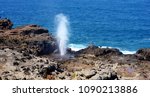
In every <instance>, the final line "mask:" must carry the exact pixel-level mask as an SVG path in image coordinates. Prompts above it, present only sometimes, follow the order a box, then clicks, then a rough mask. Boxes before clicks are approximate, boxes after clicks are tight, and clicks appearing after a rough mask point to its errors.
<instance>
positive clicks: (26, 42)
mask: <svg viewBox="0 0 150 97" xmlns="http://www.w3.org/2000/svg"><path fill="white" fill-rule="evenodd" d="M5 48H10V49H15V50H17V51H19V52H22V53H24V54H34V55H44V54H50V53H52V52H53V51H54V50H55V49H56V42H55V39H54V38H53V36H52V35H51V34H50V33H48V30H47V29H45V28H42V27H40V26H38V25H27V26H22V27H17V28H15V29H12V30H7V31H4V33H0V49H5Z"/></svg>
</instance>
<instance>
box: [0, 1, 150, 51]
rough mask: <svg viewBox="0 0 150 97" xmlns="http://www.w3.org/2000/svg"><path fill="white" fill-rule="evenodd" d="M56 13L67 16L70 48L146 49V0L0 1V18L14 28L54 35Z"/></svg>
mask: <svg viewBox="0 0 150 97" xmlns="http://www.w3.org/2000/svg"><path fill="white" fill-rule="evenodd" d="M59 13H63V14H65V15H67V16H68V17H69V21H70V26H71V32H70V33H71V36H70V42H69V43H70V45H69V46H71V47H74V48H83V47H84V46H87V45H89V44H95V45H98V46H108V47H116V48H119V49H121V50H122V51H136V50H138V49H139V48H148V47H150V0H0V17H7V18H10V19H11V20H12V21H13V22H14V25H15V26H20V25H26V24H38V25H41V26H44V27H46V28H48V29H49V31H50V32H52V33H54V31H55V30H54V28H55V27H54V17H55V15H57V14H59Z"/></svg>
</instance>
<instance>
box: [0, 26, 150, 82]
mask: <svg viewBox="0 0 150 97" xmlns="http://www.w3.org/2000/svg"><path fill="white" fill-rule="evenodd" d="M8 28H9V27H8ZM72 46H73V45H72ZM80 46H82V49H78V50H77V51H72V50H71V49H70V48H68V49H67V54H66V55H65V56H63V57H62V56H60V55H59V52H58V47H57V43H56V39H55V38H54V36H53V35H52V34H51V33H50V32H49V31H48V30H47V29H46V28H43V27H41V26H38V25H26V26H21V27H16V28H13V29H11V28H10V29H1V30H0V79H1V80H47V79H49V80H126V79H130V80H150V65H149V64H150V48H145V49H139V50H138V51H136V53H135V54H123V53H122V52H121V51H120V50H119V49H116V48H107V47H106V48H105V47H98V46H94V45H90V46H88V47H84V46H83V45H80Z"/></svg>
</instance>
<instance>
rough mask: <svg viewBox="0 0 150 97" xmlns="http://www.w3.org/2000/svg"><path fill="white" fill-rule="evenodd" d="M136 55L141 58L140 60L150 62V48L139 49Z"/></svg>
mask: <svg viewBox="0 0 150 97" xmlns="http://www.w3.org/2000/svg"><path fill="white" fill-rule="evenodd" d="M136 54H137V55H139V56H140V60H148V61H150V48H144V49H139V50H138V51H137V52H136Z"/></svg>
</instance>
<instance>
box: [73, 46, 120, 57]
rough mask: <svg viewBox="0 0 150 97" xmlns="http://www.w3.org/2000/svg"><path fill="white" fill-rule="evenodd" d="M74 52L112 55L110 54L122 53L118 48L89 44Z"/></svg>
mask: <svg viewBox="0 0 150 97" xmlns="http://www.w3.org/2000/svg"><path fill="white" fill-rule="evenodd" d="M76 54H77V55H78V54H92V55H95V56H112V55H122V53H121V52H120V51H119V50H118V49H113V48H99V47H98V46H93V45H92V46H89V47H87V48H85V49H82V50H79V51H77V52H76Z"/></svg>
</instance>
